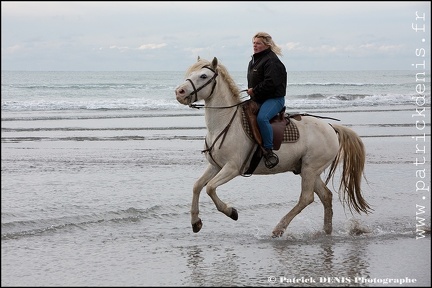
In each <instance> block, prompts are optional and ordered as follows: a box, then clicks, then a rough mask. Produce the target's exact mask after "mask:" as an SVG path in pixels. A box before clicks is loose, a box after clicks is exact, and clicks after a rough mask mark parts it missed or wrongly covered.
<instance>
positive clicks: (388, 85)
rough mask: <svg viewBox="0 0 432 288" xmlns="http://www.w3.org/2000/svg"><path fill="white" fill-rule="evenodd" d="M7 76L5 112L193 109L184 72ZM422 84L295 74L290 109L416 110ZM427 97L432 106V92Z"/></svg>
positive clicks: (413, 78) (398, 75)
mask: <svg viewBox="0 0 432 288" xmlns="http://www.w3.org/2000/svg"><path fill="white" fill-rule="evenodd" d="M230 75H231V77H232V78H233V79H234V80H235V81H236V83H237V84H238V87H239V88H240V89H241V90H243V89H246V88H247V80H246V72H232V73H230ZM1 77H2V78H1V79H2V88H1V94H2V102H1V103H2V106H1V107H2V112H43V111H48V112H50V111H51V112H52V111H81V112H83V111H90V112H91V111H97V110H102V111H124V110H129V111H134V110H137V111H149V110H153V111H167V112H172V111H178V110H183V111H184V110H187V109H188V107H187V106H186V107H185V106H184V105H180V104H179V103H178V102H177V101H176V100H175V97H173V95H174V90H175V87H176V86H178V85H179V84H180V83H182V81H184V80H185V78H186V77H185V75H184V72H28V71H25V72H24V71H2V76H1ZM422 80H423V81H422ZM417 84H425V86H426V87H430V72H425V71H415V70H408V71H321V72H320V71H309V72H306V71H303V72H302V71H293V72H289V73H288V87H287V95H286V104H287V108H292V109H300V110H304V109H311V108H333V107H336V108H340V107H371V106H382V105H404V104H408V105H411V104H412V102H413V97H417V96H418V92H417V91H416V85H417ZM422 94H424V96H425V100H426V103H425V104H427V105H430V89H427V90H426V91H425V93H422ZM244 96H246V95H244Z"/></svg>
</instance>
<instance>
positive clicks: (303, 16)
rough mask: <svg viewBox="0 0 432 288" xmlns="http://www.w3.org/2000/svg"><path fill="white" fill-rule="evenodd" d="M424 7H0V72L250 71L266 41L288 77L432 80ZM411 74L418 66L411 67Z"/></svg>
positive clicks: (330, 4)
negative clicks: (210, 66) (256, 48)
mask: <svg viewBox="0 0 432 288" xmlns="http://www.w3.org/2000/svg"><path fill="white" fill-rule="evenodd" d="M430 11H431V2H430V1H383V2H379V1H378V2H376V1H371V2H367V1H366V2H351V1H345V2H344V1H342V2H333V1H327V2H326V1H324V2H314V1H310V2H307V1H306V2H305V1H299V2H297V1H277V2H273V1H251V2H249V1H238V2H236V1H229V2H225V1H175V2H171V1H158V2H153V1H130V2H129V1H100V2H92V1H50V2H44V1H1V69H2V70H22V71H186V69H187V68H188V67H189V66H190V65H192V64H193V63H194V62H195V61H196V59H197V57H198V56H200V57H201V58H205V59H208V60H211V59H213V57H217V58H218V60H219V61H220V62H221V63H222V64H224V65H225V66H226V67H227V68H228V70H230V71H246V69H247V64H248V62H249V60H250V59H251V55H252V54H253V50H252V37H253V35H254V34H255V33H256V32H260V31H263V32H267V33H269V34H270V35H271V36H272V38H273V40H274V42H275V43H276V44H277V45H278V46H279V47H281V49H282V53H283V56H281V57H280V58H281V60H282V61H283V63H284V64H285V66H286V68H287V70H288V71H289V70H291V71H326V70H331V71H336V70H342V71H348V70H411V69H414V68H415V67H418V64H419V63H423V62H424V61H425V63H428V64H427V67H426V69H427V70H430V66H429V65H430V61H431V60H430V51H431V49H430V48H431V45H430V35H431V31H430V28H431V18H430V17H431V15H430ZM413 65H417V66H413Z"/></svg>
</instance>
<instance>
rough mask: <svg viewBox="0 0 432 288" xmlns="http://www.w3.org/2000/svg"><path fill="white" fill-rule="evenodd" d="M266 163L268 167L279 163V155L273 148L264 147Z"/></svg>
mask: <svg viewBox="0 0 432 288" xmlns="http://www.w3.org/2000/svg"><path fill="white" fill-rule="evenodd" d="M264 150H265V151H264V154H263V156H264V164H265V166H266V167H267V168H268V169H271V168H273V167H275V166H276V165H277V164H278V163H279V157H278V156H277V155H276V154H275V153H274V152H273V150H272V149H269V148H265V149H264Z"/></svg>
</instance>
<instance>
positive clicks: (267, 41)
mask: <svg viewBox="0 0 432 288" xmlns="http://www.w3.org/2000/svg"><path fill="white" fill-rule="evenodd" d="M255 38H260V39H262V40H263V42H264V44H265V45H267V46H269V47H270V49H271V50H272V51H273V52H274V53H276V54H277V55H280V56H282V49H281V48H280V47H279V46H277V45H276V43H275V42H274V41H273V39H272V37H271V36H270V34H268V33H266V32H258V33H256V34H255V35H254V36H253V37H252V41H253V40H254V39H255Z"/></svg>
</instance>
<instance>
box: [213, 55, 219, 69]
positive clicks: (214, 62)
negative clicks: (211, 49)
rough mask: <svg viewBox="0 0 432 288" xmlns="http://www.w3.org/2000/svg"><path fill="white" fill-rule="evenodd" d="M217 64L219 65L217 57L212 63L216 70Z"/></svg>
mask: <svg viewBox="0 0 432 288" xmlns="http://www.w3.org/2000/svg"><path fill="white" fill-rule="evenodd" d="M217 64H218V60H217V58H216V57H214V58H213V61H212V66H213V69H215V68H216V67H217Z"/></svg>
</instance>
